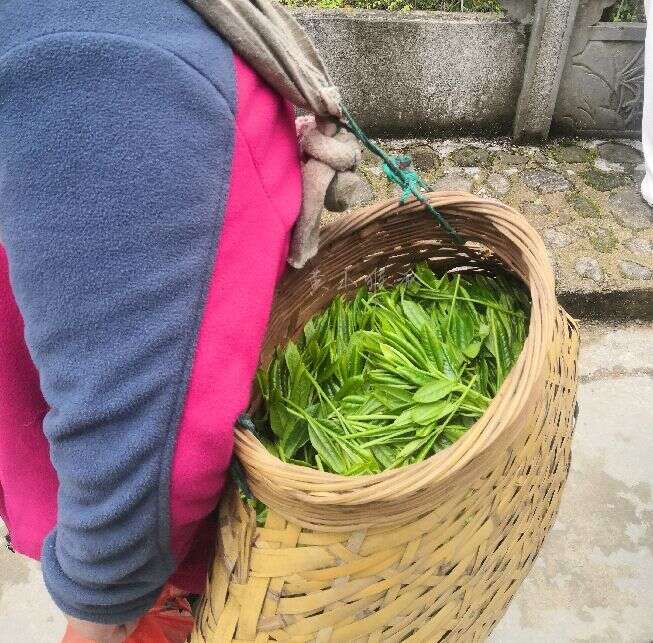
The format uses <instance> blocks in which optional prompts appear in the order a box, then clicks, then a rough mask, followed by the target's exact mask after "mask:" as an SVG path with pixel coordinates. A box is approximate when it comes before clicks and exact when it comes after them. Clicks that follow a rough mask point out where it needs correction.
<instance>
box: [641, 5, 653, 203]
mask: <svg viewBox="0 0 653 643" xmlns="http://www.w3.org/2000/svg"><path fill="white" fill-rule="evenodd" d="M644 10H645V12H646V20H647V22H648V21H649V20H650V19H651V17H652V16H653V0H645V3H644ZM642 153H643V155H644V170H645V174H644V178H643V180H642V185H641V193H642V197H643V199H644V200H645V201H646V202H647V203H648V204H649V205H650V206H651V207H653V30H651V29H648V28H647V29H646V42H645V48H644V109H643V111H642Z"/></svg>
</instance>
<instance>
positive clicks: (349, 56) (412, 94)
mask: <svg viewBox="0 0 653 643" xmlns="http://www.w3.org/2000/svg"><path fill="white" fill-rule="evenodd" d="M502 2H503V5H504V7H505V9H506V16H501V15H496V14H471V13H468V14H464V13H443V12H419V11H414V12H409V13H393V12H387V11H359V10H348V11H341V10H315V9H297V10H295V11H296V16H297V18H298V20H299V21H300V23H301V24H302V25H303V26H304V27H305V28H306V30H307V31H308V33H309V34H310V35H311V36H312V38H313V39H314V41H315V43H316V44H317V47H318V49H319V50H320V52H321V54H322V56H323V57H324V59H325V61H326V63H327V66H328V68H329V69H330V70H331V74H332V76H333V79H334V81H335V82H336V84H338V85H339V86H340V88H341V90H342V93H343V96H344V98H345V100H346V103H347V105H348V106H349V108H350V110H351V111H352V113H353V114H354V115H355V116H356V117H357V118H358V120H359V121H360V123H361V124H362V125H363V127H364V128H365V129H367V130H368V131H369V132H370V133H371V134H372V135H375V136H387V137H402V136H411V137H415V136H416V137H421V136H429V135H436V136H451V135H454V134H462V133H486V134H496V133H502V132H509V131H511V130H512V132H513V136H514V138H515V139H517V140H538V139H545V138H547V137H548V135H549V131H550V130H551V128H552V129H553V131H554V132H558V133H565V134H571V135H581V136H597V135H600V136H605V137H623V136H637V135H638V133H639V131H640V125H641V110H642V85H643V45H644V36H645V31H646V28H645V25H643V24H637V23H631V24H624V23H600V22H599V20H600V17H601V13H602V12H603V10H604V9H605V8H606V7H608V6H610V5H612V4H614V2H615V0H502Z"/></svg>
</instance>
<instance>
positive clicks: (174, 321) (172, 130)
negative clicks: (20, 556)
mask: <svg viewBox="0 0 653 643" xmlns="http://www.w3.org/2000/svg"><path fill="white" fill-rule="evenodd" d="M234 101H235V88H234V73H233V60H232V54H231V51H230V49H229V48H228V47H227V45H226V44H225V43H224V42H222V41H221V40H220V38H219V37H217V36H216V34H215V33H214V32H213V31H211V30H210V28H209V27H208V26H207V25H205V23H204V22H203V21H202V19H201V18H200V17H199V16H198V15H196V14H195V13H194V12H193V11H192V10H191V9H190V8H189V7H188V6H186V5H185V4H184V2H183V1H182V0H139V1H138V2H134V1H127V0H31V1H29V2H28V1H26V0H3V1H2V2H0V238H1V239H2V243H3V244H4V246H5V248H6V251H7V254H8V257H9V264H10V273H11V282H12V287H13V290H14V294H15V297H16V300H17V302H18V305H19V307H20V310H21V313H22V315H23V317H24V319H25V334H26V339H27V344H28V347H29V350H30V353H31V356H32V358H33V360H34V362H35V364H36V366H37V367H38V369H39V373H40V378H41V388H42V390H43V394H44V396H45V398H46V400H47V402H48V404H49V406H50V411H49V413H48V414H47V416H46V419H45V422H44V431H45V433H46V435H47V437H48V439H49V441H50V446H51V454H52V460H53V463H54V465H55V468H56V470H57V474H58V477H59V484H60V487H59V495H58V522H57V527H56V529H55V530H54V531H53V532H52V533H51V534H50V535H49V536H48V538H47V540H46V542H45V545H44V548H43V552H42V563H43V574H44V578H45V582H46V584H47V587H48V589H49V591H50V593H51V595H52V597H53V598H54V600H55V602H56V603H57V604H58V605H59V606H60V607H61V608H62V609H63V610H64V611H65V612H67V613H68V614H71V615H73V616H76V617H79V618H82V619H87V620H92V621H97V622H105V623H119V622H123V621H126V620H128V619H131V618H134V617H137V616H139V615H140V614H142V613H143V612H144V611H145V610H147V609H148V608H149V607H150V606H151V604H152V603H153V602H154V600H155V598H156V596H157V594H158V592H159V590H160V588H161V586H162V584H163V583H164V582H165V580H166V579H167V577H168V576H169V575H170V573H171V571H172V570H173V567H174V561H173V560H172V556H171V553H170V542H169V519H170V518H169V508H168V486H169V476H170V461H171V454H172V450H173V445H174V438H175V430H174V427H176V425H177V424H178V421H179V415H180V412H181V409H182V405H183V394H184V391H185V387H186V382H187V380H188V377H189V370H190V362H191V357H190V356H191V354H192V347H193V342H194V341H195V337H196V334H197V327H198V324H199V318H200V311H201V306H202V302H203V299H204V296H205V290H206V287H207V281H208V279H209V276H210V271H211V267H212V265H213V260H214V256H215V249H216V243H217V236H218V235H219V231H220V225H221V221H222V216H223V209H224V205H225V199H226V191H227V186H228V182H229V178H230V176H229V174H230V165H231V153H232V144H233V122H234V120H233V119H234V117H233V112H234ZM180 214H183V216H180ZM145 230H146V231H147V232H146V233H145V232H144V231H145Z"/></svg>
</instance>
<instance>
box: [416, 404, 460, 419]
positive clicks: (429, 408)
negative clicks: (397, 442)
mask: <svg viewBox="0 0 653 643" xmlns="http://www.w3.org/2000/svg"><path fill="white" fill-rule="evenodd" d="M455 409H456V405H455V404H452V403H451V402H446V401H445V400H441V401H439V402H433V403H432V404H420V405H419V406H415V407H413V409H412V411H411V418H412V420H413V422H415V423H417V424H432V423H433V422H436V421H437V420H439V419H440V418H443V417H444V416H445V415H449V413H451V412H452V411H454V410H455Z"/></svg>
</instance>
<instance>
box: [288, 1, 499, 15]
mask: <svg viewBox="0 0 653 643" xmlns="http://www.w3.org/2000/svg"><path fill="white" fill-rule="evenodd" d="M281 3H282V4H285V5H288V6H291V7H318V8H321V9H388V10H390V11H410V10H420V11H458V12H460V11H481V12H499V13H500V12H502V7H501V3H500V2H499V0H281Z"/></svg>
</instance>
